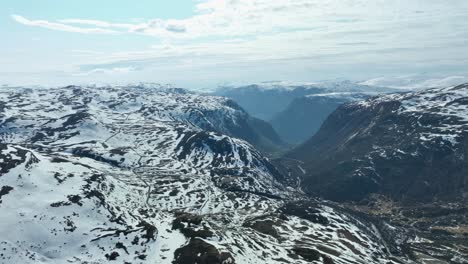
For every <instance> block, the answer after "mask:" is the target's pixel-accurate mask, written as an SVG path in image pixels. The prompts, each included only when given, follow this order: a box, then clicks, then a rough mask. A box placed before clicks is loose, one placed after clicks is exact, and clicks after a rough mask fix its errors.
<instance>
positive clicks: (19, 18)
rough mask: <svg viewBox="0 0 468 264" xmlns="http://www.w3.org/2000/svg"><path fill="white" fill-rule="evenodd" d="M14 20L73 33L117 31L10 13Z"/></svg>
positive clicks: (27, 24)
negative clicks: (30, 18)
mask: <svg viewBox="0 0 468 264" xmlns="http://www.w3.org/2000/svg"><path fill="white" fill-rule="evenodd" d="M11 17H12V18H13V19H14V20H15V21H16V22H18V23H21V24H23V25H26V26H37V27H42V28H47V29H52V30H58V31H66V32H74V33H99V34H109V33H117V32H116V31H113V30H108V29H102V28H81V27H74V26H70V25H66V24H62V23H54V22H49V21H46V20H29V19H27V18H24V17H22V16H19V15H12V16H11Z"/></svg>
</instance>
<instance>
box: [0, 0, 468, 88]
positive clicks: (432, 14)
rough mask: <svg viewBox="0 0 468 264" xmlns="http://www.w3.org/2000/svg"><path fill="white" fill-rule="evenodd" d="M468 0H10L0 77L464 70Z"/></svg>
mask: <svg viewBox="0 0 468 264" xmlns="http://www.w3.org/2000/svg"><path fill="white" fill-rule="evenodd" d="M467 21H468V1H467V0H171V1H161V0H159V1H158V0H139V1H129V0H113V1H110V0H99V1H96V0H79V1H78V0H67V1H59V0H2V1H1V2H0V32H1V35H2V37H1V38H0V84H21V85H67V84H88V83H99V84H102V83H108V84H117V83H118V84H125V83H133V82H157V83H163V84H165V83H169V84H172V85H174V86H179V87H187V88H199V89H203V88H212V87H216V86H218V85H225V84H234V83H257V82H264V81H275V80H281V81H291V82H293V81H294V82H310V81H319V80H329V79H335V78H341V79H350V80H361V81H363V80H367V79H375V78H385V77H386V76H400V75H408V74H425V75H428V76H468V45H467V44H468V23H467Z"/></svg>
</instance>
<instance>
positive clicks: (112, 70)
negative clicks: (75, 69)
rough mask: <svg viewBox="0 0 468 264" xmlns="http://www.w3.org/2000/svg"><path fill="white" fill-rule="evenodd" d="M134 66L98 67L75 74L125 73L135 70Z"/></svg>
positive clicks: (75, 74)
mask: <svg viewBox="0 0 468 264" xmlns="http://www.w3.org/2000/svg"><path fill="white" fill-rule="evenodd" d="M135 70H136V69H135V68H134V67H115V68H96V69H92V70H90V71H87V72H79V73H74V74H73V76H89V75H95V74H123V73H130V72H133V71H135Z"/></svg>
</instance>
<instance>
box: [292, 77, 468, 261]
mask: <svg viewBox="0 0 468 264" xmlns="http://www.w3.org/2000/svg"><path fill="white" fill-rule="evenodd" d="M287 157H288V158H289V159H288V160H289V161H290V163H291V164H290V165H289V167H290V170H289V172H290V173H292V174H293V175H294V174H295V175H300V177H302V183H301V185H302V187H303V189H304V191H306V192H307V193H309V194H310V195H313V196H315V195H320V196H323V197H325V198H328V199H332V200H336V201H340V204H343V205H347V207H349V208H352V210H357V211H361V212H363V213H364V214H366V215H372V216H373V217H376V218H378V219H383V220H385V221H386V222H387V223H389V224H390V225H391V226H392V227H391V228H389V229H388V230H393V231H395V230H399V229H404V230H410V232H413V233H414V234H415V237H416V238H412V239H408V240H407V241H408V243H407V244H406V246H407V247H406V249H407V250H410V251H413V253H412V254H413V256H415V258H416V259H419V260H418V261H419V263H467V262H468V257H467V256H468V250H467V247H466V245H467V239H466V238H467V230H468V229H467V227H468V221H467V219H468V218H467V215H468V207H467V206H466V205H467V197H468V196H467V194H468V188H467V187H468V184H467V183H468V159H467V157H468V84H465V85H459V86H455V87H449V88H435V89H426V90H423V91H419V92H407V93H398V94H390V95H383V96H378V97H373V98H370V99H368V100H364V101H358V102H352V103H348V104H344V105H342V106H340V107H338V109H337V110H336V111H335V112H333V113H332V114H331V115H330V116H329V118H328V119H327V120H326V121H325V122H324V124H323V126H322V127H321V128H320V130H319V131H318V132H317V134H315V135H314V136H313V137H312V138H311V139H310V140H308V141H307V142H305V143H304V144H302V145H301V146H299V147H297V148H296V149H294V150H293V151H291V152H290V153H289V154H287ZM297 160H299V161H297ZM296 167H299V168H300V170H298V169H297V168H296ZM380 230H382V229H380ZM383 230H385V228H383ZM396 239H400V238H396Z"/></svg>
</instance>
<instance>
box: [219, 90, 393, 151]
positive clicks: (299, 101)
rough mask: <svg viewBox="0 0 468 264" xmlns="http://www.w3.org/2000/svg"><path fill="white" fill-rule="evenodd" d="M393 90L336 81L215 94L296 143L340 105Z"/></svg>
mask: <svg viewBox="0 0 468 264" xmlns="http://www.w3.org/2000/svg"><path fill="white" fill-rule="evenodd" d="M395 91H397V90H395V89H390V88H383V87H377V86H367V85H359V84H356V83H353V82H351V81H339V82H323V83H311V84H301V85H297V84H287V83H269V84H262V85H249V86H243V87H236V88H233V87H229V88H220V89H218V90H217V91H216V92H215V94H216V95H220V96H225V97H228V98H231V99H232V100H234V101H236V102H237V103H238V104H239V105H240V106H241V107H242V108H244V109H246V111H247V112H248V113H250V114H251V115H252V116H255V117H258V118H260V119H263V120H266V121H269V122H270V123H271V124H272V126H273V127H274V129H275V130H276V132H277V133H278V134H279V136H280V137H281V138H282V139H283V140H285V141H286V142H288V143H290V144H298V143H302V142H304V141H305V140H306V139H308V138H310V137H311V136H312V135H313V134H314V133H315V132H316V130H317V129H318V128H319V127H320V125H321V124H322V122H323V120H324V119H325V118H326V116H328V114H330V113H331V112H332V111H333V110H335V109H336V107H338V106H339V105H340V104H342V103H345V102H349V101H354V100H358V99H363V98H366V97H367V96H371V95H376V94H381V93H388V92H395Z"/></svg>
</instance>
